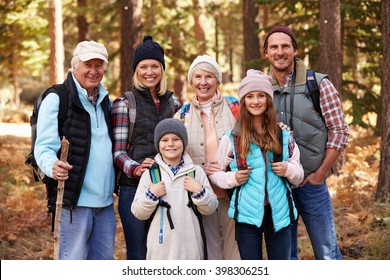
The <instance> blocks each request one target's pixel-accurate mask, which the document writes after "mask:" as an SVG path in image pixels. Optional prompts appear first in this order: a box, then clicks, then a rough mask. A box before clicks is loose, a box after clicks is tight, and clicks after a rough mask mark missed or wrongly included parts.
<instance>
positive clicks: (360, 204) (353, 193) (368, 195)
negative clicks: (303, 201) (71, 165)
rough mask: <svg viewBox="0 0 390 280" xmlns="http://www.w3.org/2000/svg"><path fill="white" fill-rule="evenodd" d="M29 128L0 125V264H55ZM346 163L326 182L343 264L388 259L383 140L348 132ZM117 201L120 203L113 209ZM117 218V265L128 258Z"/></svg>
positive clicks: (304, 243) (305, 250) (306, 254)
mask: <svg viewBox="0 0 390 280" xmlns="http://www.w3.org/2000/svg"><path fill="white" fill-rule="evenodd" d="M29 133H30V126H29V125H28V124H26V123H23V124H5V123H0V245H1V246H0V259H2V260H40V259H44V260H50V259H53V237H52V233H51V218H50V216H49V215H48V214H47V213H46V200H45V189H44V186H43V185H42V184H39V183H35V182H34V179H33V176H32V172H31V169H30V166H26V165H25V164H24V161H25V158H26V155H27V154H28V153H29V149H30V136H29V135H30V134H29ZM350 134H351V136H350V141H349V145H348V148H347V149H346V152H345V156H346V161H345V163H344V165H343V167H342V168H341V170H340V172H339V175H338V176H336V175H332V176H331V177H330V178H329V179H328V185H329V188H330V191H331V195H332V200H333V208H334V214H335V221H336V228H337V233H338V237H339V245H340V249H341V252H342V254H343V257H344V259H348V260H363V259H366V260H367V259H371V260H380V259H381V260H388V259H390V225H389V219H390V208H389V206H385V205H377V204H375V203H374V197H375V192H376V186H377V178H378V170H379V158H380V154H379V145H380V139H379V138H378V137H375V136H373V135H372V133H371V132H370V131H367V130H363V129H360V128H351V127H350ZM117 201H118V199H117V198H116V200H115V203H117ZM299 228H300V231H299V246H300V257H301V259H305V260H309V259H313V253H312V250H311V246H310V241H309V239H308V237H307V234H306V231H305V228H304V226H303V225H302V224H301V226H300V227H299ZM125 248H126V246H125V242H124V237H123V231H122V227H121V223H120V220H119V216H118V214H117V234H116V243H115V259H118V260H124V259H125V258H126V249H125Z"/></svg>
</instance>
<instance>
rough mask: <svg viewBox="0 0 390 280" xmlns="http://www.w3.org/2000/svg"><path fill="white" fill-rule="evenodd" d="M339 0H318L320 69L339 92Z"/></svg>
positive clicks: (340, 50)
mask: <svg viewBox="0 0 390 280" xmlns="http://www.w3.org/2000/svg"><path fill="white" fill-rule="evenodd" d="M341 66H342V46H341V18H340V0H320V71H321V72H323V73H326V74H328V75H329V77H330V79H331V81H332V83H333V85H334V86H335V87H336V89H337V91H338V92H339V93H340V92H341Z"/></svg>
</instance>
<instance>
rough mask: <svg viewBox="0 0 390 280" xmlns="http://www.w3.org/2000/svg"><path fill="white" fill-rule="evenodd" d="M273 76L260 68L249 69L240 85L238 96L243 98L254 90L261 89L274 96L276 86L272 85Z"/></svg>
mask: <svg viewBox="0 0 390 280" xmlns="http://www.w3.org/2000/svg"><path fill="white" fill-rule="evenodd" d="M271 81H272V78H271V77H270V76H268V75H267V74H264V73H263V72H261V71H259V70H254V69H249V70H248V71H247V72H246V77H245V78H244V79H242V81H241V83H240V86H239V87H238V98H239V99H240V100H241V99H242V98H243V97H244V96H245V95H247V94H248V93H250V92H252V91H260V92H264V93H266V94H268V95H269V96H271V98H272V100H273V98H274V88H273V87H272V85H271Z"/></svg>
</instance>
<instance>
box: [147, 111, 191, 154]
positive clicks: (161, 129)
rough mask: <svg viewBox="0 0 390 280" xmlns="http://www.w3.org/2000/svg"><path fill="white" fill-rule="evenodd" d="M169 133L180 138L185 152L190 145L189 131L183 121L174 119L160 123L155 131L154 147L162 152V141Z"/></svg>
mask: <svg viewBox="0 0 390 280" xmlns="http://www.w3.org/2000/svg"><path fill="white" fill-rule="evenodd" d="M168 133H173V134H176V135H177V136H179V137H180V139H181V141H182V142H183V151H185V149H186V147H187V144H188V136H187V129H186V127H185V126H184V124H183V122H182V121H180V120H178V119H174V118H169V119H164V120H162V121H160V122H159V123H158V124H157V126H156V128H155V129H154V146H155V147H156V149H157V151H159V152H160V150H159V142H160V139H161V138H162V137H163V136H164V135H165V134H168Z"/></svg>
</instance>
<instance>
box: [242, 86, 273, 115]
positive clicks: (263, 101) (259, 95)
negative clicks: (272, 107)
mask: <svg viewBox="0 0 390 280" xmlns="http://www.w3.org/2000/svg"><path fill="white" fill-rule="evenodd" d="M244 98H245V99H244V101H245V107H246V109H247V110H248V112H249V113H250V114H251V115H252V116H253V117H256V116H261V115H263V114H264V112H265V111H266V110H267V108H268V105H267V94H266V93H264V92H259V91H252V92H250V93H248V94H246V95H245V97H244Z"/></svg>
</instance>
